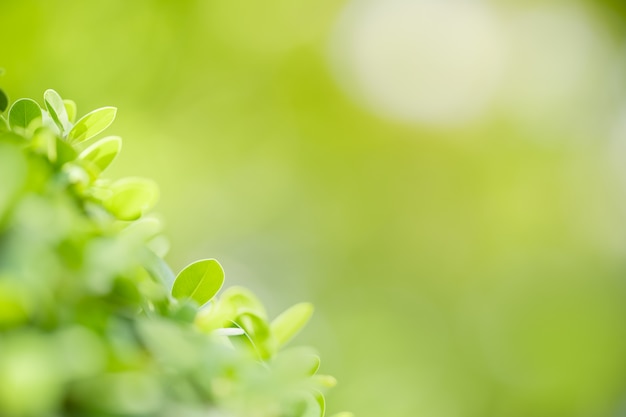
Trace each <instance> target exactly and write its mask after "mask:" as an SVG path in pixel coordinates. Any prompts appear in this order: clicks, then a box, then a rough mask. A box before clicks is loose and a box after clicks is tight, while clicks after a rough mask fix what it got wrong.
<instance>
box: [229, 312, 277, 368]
mask: <svg viewBox="0 0 626 417" xmlns="http://www.w3.org/2000/svg"><path fill="white" fill-rule="evenodd" d="M233 322H234V323H235V324H236V325H237V326H239V327H241V328H242V329H243V330H244V331H245V332H246V333H245V335H246V338H247V340H248V341H249V342H250V344H251V346H252V348H253V349H254V351H255V352H256V353H257V355H258V356H259V358H261V359H263V360H265V359H269V358H270V357H272V355H273V354H274V352H276V343H275V341H274V338H273V337H272V333H271V332H270V328H269V325H268V324H267V322H266V321H265V320H264V319H263V318H261V317H259V316H257V315H256V314H254V313H243V314H241V315H239V316H238V317H237V318H236V319H235V320H234V321H233ZM234 340H237V339H234Z"/></svg>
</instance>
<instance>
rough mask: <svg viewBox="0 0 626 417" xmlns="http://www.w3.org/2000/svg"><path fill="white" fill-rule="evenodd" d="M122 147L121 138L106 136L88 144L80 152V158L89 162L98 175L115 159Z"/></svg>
mask: <svg viewBox="0 0 626 417" xmlns="http://www.w3.org/2000/svg"><path fill="white" fill-rule="evenodd" d="M121 149H122V139H121V138H120V137H118V136H108V137H106V138H104V139H101V140H99V141H97V142H96V143H94V144H93V145H91V146H89V147H88V148H87V149H85V150H84V151H83V152H81V154H80V159H82V160H83V161H86V162H88V163H89V164H90V166H91V167H92V168H94V170H95V171H96V172H95V174H96V175H100V173H102V171H104V170H105V169H107V168H108V167H109V165H111V163H112V162H113V161H114V160H115V158H116V157H117V155H118V154H119V153H120V150H121Z"/></svg>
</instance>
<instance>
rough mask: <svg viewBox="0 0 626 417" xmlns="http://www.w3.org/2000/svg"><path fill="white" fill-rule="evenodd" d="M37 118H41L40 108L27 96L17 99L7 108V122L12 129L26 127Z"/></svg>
mask: <svg viewBox="0 0 626 417" xmlns="http://www.w3.org/2000/svg"><path fill="white" fill-rule="evenodd" d="M37 118H39V119H41V108H40V107H39V104H37V102H35V101H34V100H31V99H29V98H21V99H19V100H17V101H16V102H15V103H13V105H12V106H11V109H10V110H9V124H10V125H11V128H12V129H15V128H16V127H17V128H22V129H26V128H27V127H28V126H30V124H31V123H32V122H33V121H34V120H35V119H37Z"/></svg>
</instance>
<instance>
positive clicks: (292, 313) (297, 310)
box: [270, 303, 313, 347]
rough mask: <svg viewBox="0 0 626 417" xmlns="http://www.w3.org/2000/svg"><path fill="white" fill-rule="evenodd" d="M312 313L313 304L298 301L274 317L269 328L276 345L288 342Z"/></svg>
mask: <svg viewBox="0 0 626 417" xmlns="http://www.w3.org/2000/svg"><path fill="white" fill-rule="evenodd" d="M312 314H313V304H311V303H300V304H296V305H294V306H293V307H290V308H288V309H287V310H285V311H284V312H283V313H282V314H280V315H279V316H278V317H276V318H275V319H274V321H272V324H271V326H270V328H271V331H272V335H273V336H274V338H275V339H276V342H277V343H278V347H280V346H282V345H284V344H286V343H287V342H289V341H290V340H291V339H292V338H293V337H294V336H295V335H296V334H297V333H298V332H299V331H300V330H301V329H302V328H303V327H304V325H305V324H306V323H307V322H308V321H309V319H310V318H311V315H312Z"/></svg>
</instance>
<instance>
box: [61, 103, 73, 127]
mask: <svg viewBox="0 0 626 417" xmlns="http://www.w3.org/2000/svg"><path fill="white" fill-rule="evenodd" d="M63 106H64V107H65V112H66V113H67V118H68V120H69V121H70V122H71V123H74V122H75V121H76V103H74V101H73V100H68V99H65V100H63Z"/></svg>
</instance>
